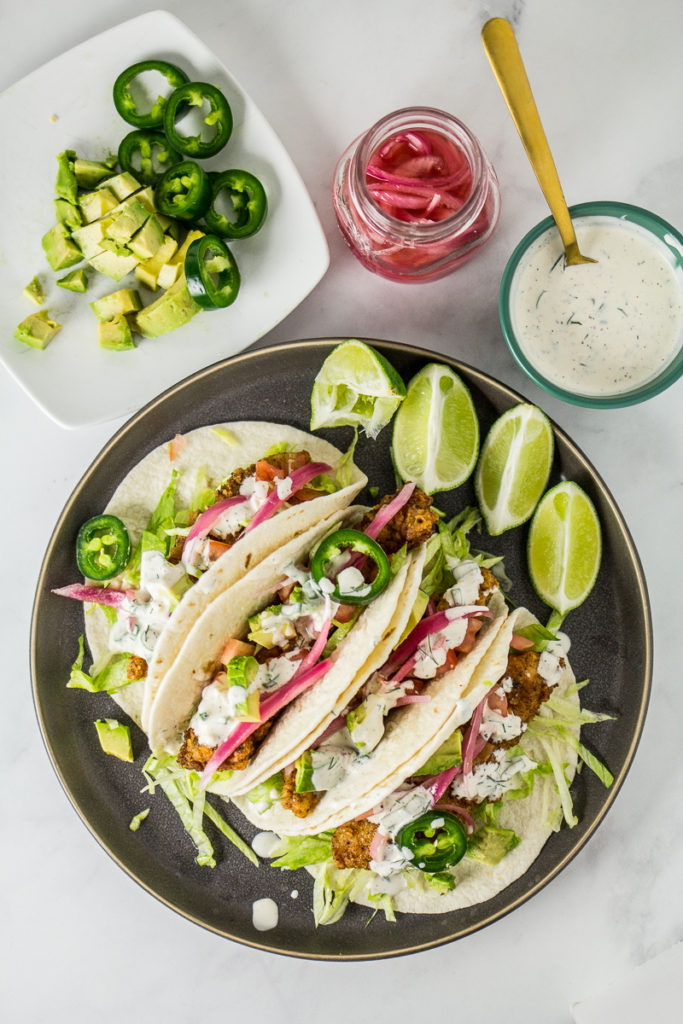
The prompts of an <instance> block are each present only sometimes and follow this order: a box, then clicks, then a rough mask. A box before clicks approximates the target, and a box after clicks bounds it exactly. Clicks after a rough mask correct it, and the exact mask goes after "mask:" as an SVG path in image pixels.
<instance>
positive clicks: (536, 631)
mask: <svg viewBox="0 0 683 1024" xmlns="http://www.w3.org/2000/svg"><path fill="white" fill-rule="evenodd" d="M515 633H516V634H517V636H521V637H523V638H524V639H525V640H531V641H532V642H533V645H534V646H533V648H532V650H534V651H538V652H539V653H540V652H541V651H544V650H545V649H546V647H547V646H548V644H549V643H550V642H551V641H552V640H557V636H556V634H555V633H551V632H550V630H549V629H546V628H545V626H542V625H541V623H540V622H532V623H531V625H529V626H522V627H521V628H520V629H516V630H515Z"/></svg>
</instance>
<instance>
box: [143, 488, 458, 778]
mask: <svg viewBox="0 0 683 1024" xmlns="http://www.w3.org/2000/svg"><path fill="white" fill-rule="evenodd" d="M438 518H439V517H438V514H437V513H436V512H435V511H434V510H433V509H432V508H431V498H429V497H427V495H425V494H423V493H422V492H420V491H418V490H417V489H416V488H415V485H414V484H407V485H405V487H403V488H402V489H401V490H400V491H399V492H398V493H397V494H396V495H391V496H389V497H388V498H387V499H385V500H384V501H383V502H380V503H379V505H378V506H376V508H375V509H373V510H371V511H370V512H367V510H365V509H362V508H353V507H352V508H350V509H347V510H346V511H345V512H344V513H338V514H337V515H336V516H331V517H328V519H326V520H324V521H323V522H322V523H319V524H317V525H316V526H315V527H313V528H312V529H311V530H310V531H309V532H308V533H307V534H305V535H303V536H301V537H299V538H296V539H295V540H293V541H290V542H289V543H288V544H287V545H285V546H284V547H282V548H281V549H280V550H279V551H278V552H276V553H273V554H272V555H270V556H269V557H268V558H266V559H264V560H263V561H262V562H261V563H260V564H259V565H258V566H257V567H256V568H255V569H253V570H252V571H251V572H249V573H248V574H247V575H246V576H245V577H244V578H243V579H242V580H240V581H239V582H238V583H236V584H234V586H233V587H231V588H230V589H229V590H227V591H225V592H224V593H223V594H221V595H220V596H219V597H217V598H215V600H214V601H213V602H212V603H211V605H210V606H209V607H208V608H207V610H206V611H205V612H204V614H203V616H202V617H201V619H199V620H198V621H197V623H196V624H195V626H194V627H193V629H192V630H191V632H190V634H189V635H188V637H187V639H186V641H185V644H184V645H183V648H182V650H181V651H180V654H179V656H178V657H177V659H176V661H175V664H174V665H173V668H172V669H171V671H170V672H169V673H168V674H167V675H166V678H165V679H164V681H163V684H162V686H161V687H160V689H159V691H158V694H157V698H156V701H155V704H154V706H153V709H152V713H151V715H150V721H149V740H150V746H151V748H152V750H153V751H163V750H166V751H169V750H170V751H172V752H177V759H178V764H179V765H180V766H182V767H183V768H184V769H186V770H187V771H190V772H200V773H201V778H202V785H205V784H207V783H208V784H210V788H211V790H212V791H214V792H220V793H223V794H231V793H233V792H236V791H237V790H241V789H244V788H245V787H246V788H249V787H250V786H252V785H255V784H257V783H258V782H259V781H260V780H261V779H263V778H265V777H266V776H267V775H269V774H271V773H272V771H273V770H275V766H276V765H279V764H280V763H281V762H282V761H283V759H284V760H285V761H287V760H291V757H292V750H293V749H297V748H298V746H301V745H302V744H303V748H304V749H305V747H306V745H308V744H309V743H310V742H312V740H313V739H314V737H315V736H316V735H318V734H319V733H320V731H321V730H322V729H324V728H325V727H326V726H327V724H328V723H329V722H330V720H332V719H333V718H335V717H336V716H338V715H339V713H340V712H341V710H342V709H343V708H344V707H345V706H346V704H347V703H348V700H349V699H350V694H351V693H352V692H354V691H355V689H357V688H358V687H359V686H360V685H361V682H362V680H364V679H366V678H368V675H369V674H371V673H372V671H374V669H375V668H376V667H378V666H379V665H381V664H382V663H383V661H384V660H385V659H386V657H387V656H388V654H389V652H390V651H391V648H392V646H393V645H394V644H395V643H396V641H397V639H398V635H399V634H398V633H397V629H398V628H399V624H397V622H396V610H397V608H403V607H404V606H405V605H404V600H403V593H404V590H405V587H406V581H407V580H408V579H413V578H414V577H415V573H416V572H417V573H418V578H419V572H420V569H421V565H422V560H423V558H424V553H425V545H426V542H427V541H428V539H429V538H430V537H431V535H432V534H433V532H434V530H435V528H436V523H437V522H438ZM408 607H410V606H408ZM284 708H287V710H286V712H285V713H284V714H283V715H281V714H280V712H282V711H283V709H284ZM266 737H267V738H266Z"/></svg>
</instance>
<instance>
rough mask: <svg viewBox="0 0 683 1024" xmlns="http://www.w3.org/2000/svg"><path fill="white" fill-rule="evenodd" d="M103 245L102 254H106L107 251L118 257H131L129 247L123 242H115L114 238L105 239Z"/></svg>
mask: <svg viewBox="0 0 683 1024" xmlns="http://www.w3.org/2000/svg"><path fill="white" fill-rule="evenodd" d="M101 245H102V248H101V250H100V252H104V251H105V250H106V252H113V253H115V254H116V255H117V256H130V255H131V251H130V249H129V248H128V246H127V245H124V244H123V242H115V241H114V239H113V238H103V239H102V243H101Z"/></svg>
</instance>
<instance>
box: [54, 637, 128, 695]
mask: <svg viewBox="0 0 683 1024" xmlns="http://www.w3.org/2000/svg"><path fill="white" fill-rule="evenodd" d="M84 653H85V650H84V638H83V634H81V636H79V638H78V654H77V656H76V660H75V661H74V663H73V665H72V666H71V675H70V676H69V681H68V683H67V684H66V685H67V687H68V688H69V689H76V690H88V692H89V693H101V692H102V691H105V692H106V693H116V692H117V690H120V689H122V688H123V687H124V686H128V685H129V684H130V683H131V682H132V680H131V679H129V678H128V666H129V664H130V659H131V657H132V655H130V654H124V653H122V652H118V653H108V654H106V655H105V657H104V659H102V660H100V661H99V662H97V663H96V664H94V665H93V666H92V668H91V669H90V674H88V673H87V672H84V671H83V656H84Z"/></svg>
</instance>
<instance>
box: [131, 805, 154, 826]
mask: <svg viewBox="0 0 683 1024" xmlns="http://www.w3.org/2000/svg"><path fill="white" fill-rule="evenodd" d="M149 811H150V808H149V807H145V809H144V811H140V813H139V814H136V815H135V817H134V818H131V820H130V825H129V826H128V828H129V829H130V830H131V832H137V830H138V829H139V828H140V825H141V824H142V822H143V821H144V820H145V818H146V817H147V815H148V814H149Z"/></svg>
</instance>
